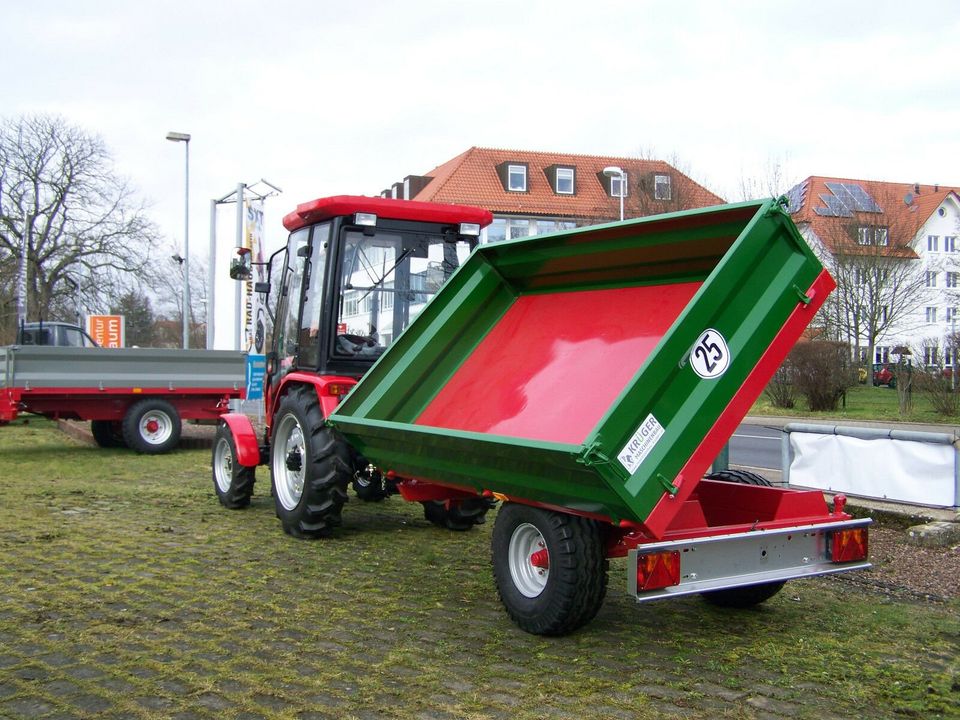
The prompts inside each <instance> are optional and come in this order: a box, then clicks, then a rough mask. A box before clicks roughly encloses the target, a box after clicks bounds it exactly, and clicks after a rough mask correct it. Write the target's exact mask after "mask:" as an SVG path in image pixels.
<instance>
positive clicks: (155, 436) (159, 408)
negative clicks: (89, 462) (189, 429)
mask: <svg viewBox="0 0 960 720" xmlns="http://www.w3.org/2000/svg"><path fill="white" fill-rule="evenodd" d="M122 427H123V439H124V441H125V442H126V443H127V446H128V447H131V448H133V449H134V450H136V451H137V452H140V453H144V454H146V455H158V454H160V453H165V452H169V451H170V450H172V449H173V448H175V447H176V446H177V444H178V443H179V442H180V431H181V429H182V426H181V423H180V415H178V414H177V411H176V409H175V408H174V407H173V405H171V404H170V403H168V402H167V401H166V400H157V399H148V400H141V401H140V402H138V403H134V404H133V405H131V406H130V409H129V410H127V413H126V415H124V416H123V423H122Z"/></svg>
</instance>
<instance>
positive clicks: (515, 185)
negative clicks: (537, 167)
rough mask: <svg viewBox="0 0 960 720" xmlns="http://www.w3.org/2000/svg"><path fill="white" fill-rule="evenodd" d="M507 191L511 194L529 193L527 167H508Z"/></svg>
mask: <svg viewBox="0 0 960 720" xmlns="http://www.w3.org/2000/svg"><path fill="white" fill-rule="evenodd" d="M507 190H509V191H510V192H526V191H527V166H526V165H508V166H507Z"/></svg>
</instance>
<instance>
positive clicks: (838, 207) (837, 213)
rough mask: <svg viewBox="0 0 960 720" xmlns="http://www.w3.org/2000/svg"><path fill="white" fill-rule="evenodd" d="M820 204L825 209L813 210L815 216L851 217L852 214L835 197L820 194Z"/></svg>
mask: <svg viewBox="0 0 960 720" xmlns="http://www.w3.org/2000/svg"><path fill="white" fill-rule="evenodd" d="M818 197H819V198H820V202H822V203H823V204H824V205H825V206H826V207H818V208H814V212H815V213H816V214H817V215H822V216H824V217H853V212H852V211H851V210H850V208H848V207H847V206H846V205H845V204H844V202H843V201H842V200H841V199H840V198H838V197H837V196H836V195H830V194H827V193H822V194H820V195H818Z"/></svg>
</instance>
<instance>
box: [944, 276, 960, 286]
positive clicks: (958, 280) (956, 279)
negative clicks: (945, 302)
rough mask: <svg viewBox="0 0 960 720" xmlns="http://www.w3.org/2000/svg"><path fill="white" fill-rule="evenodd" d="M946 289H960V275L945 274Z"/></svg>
mask: <svg viewBox="0 0 960 720" xmlns="http://www.w3.org/2000/svg"><path fill="white" fill-rule="evenodd" d="M947 287H948V288H955V287H960V273H958V272H948V273H947Z"/></svg>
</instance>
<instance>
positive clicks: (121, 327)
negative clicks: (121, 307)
mask: <svg viewBox="0 0 960 720" xmlns="http://www.w3.org/2000/svg"><path fill="white" fill-rule="evenodd" d="M124 319H125V318H124V316H123V315H88V316H87V334H88V335H90V337H92V338H93V339H94V340H95V341H96V342H97V344H98V345H99V346H100V347H105V348H122V347H126V325H125V323H124Z"/></svg>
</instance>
